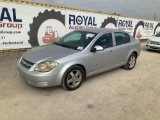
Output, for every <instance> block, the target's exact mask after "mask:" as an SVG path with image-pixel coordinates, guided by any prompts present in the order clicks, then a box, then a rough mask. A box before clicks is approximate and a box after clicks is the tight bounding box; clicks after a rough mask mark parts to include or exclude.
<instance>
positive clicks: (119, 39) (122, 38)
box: [114, 32, 130, 45]
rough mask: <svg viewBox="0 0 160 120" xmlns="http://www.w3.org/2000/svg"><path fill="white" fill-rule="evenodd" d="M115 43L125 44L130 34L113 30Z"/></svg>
mask: <svg viewBox="0 0 160 120" xmlns="http://www.w3.org/2000/svg"><path fill="white" fill-rule="evenodd" d="M114 35H115V40H116V45H121V44H126V43H129V42H130V36H129V35H128V34H127V33H122V32H115V33H114Z"/></svg>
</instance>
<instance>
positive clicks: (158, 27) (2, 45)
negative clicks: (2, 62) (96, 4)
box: [0, 2, 160, 50]
mask: <svg viewBox="0 0 160 120" xmlns="http://www.w3.org/2000/svg"><path fill="white" fill-rule="evenodd" d="M80 28H113V29H120V30H124V31H127V32H129V33H130V34H131V35H133V36H134V37H135V38H137V39H143V38H148V37H150V36H151V35H153V34H155V33H157V32H160V23H158V22H156V21H149V20H143V19H141V20H140V19H136V18H129V17H122V16H111V15H107V14H98V13H89V12H81V11H71V10H67V9H63V10H62V9H57V8H47V7H41V6H33V5H32V6H31V5H26V4H17V3H11V2H0V50H8V49H19V48H31V47H34V46H40V45H46V44H50V43H52V42H54V41H56V40H57V39H59V38H60V37H62V36H63V35H65V34H66V33H68V32H70V31H73V30H76V29H80Z"/></svg>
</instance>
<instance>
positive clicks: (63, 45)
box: [54, 42, 77, 50]
mask: <svg viewBox="0 0 160 120" xmlns="http://www.w3.org/2000/svg"><path fill="white" fill-rule="evenodd" d="M54 44H56V45H59V46H62V47H66V48H71V49H74V50H77V49H76V48H74V47H72V46H69V45H66V44H59V43H57V42H54Z"/></svg>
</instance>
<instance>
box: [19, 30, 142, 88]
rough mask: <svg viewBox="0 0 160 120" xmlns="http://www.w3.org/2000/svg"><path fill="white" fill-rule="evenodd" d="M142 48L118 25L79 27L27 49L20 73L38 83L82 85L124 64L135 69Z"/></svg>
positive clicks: (20, 64)
mask: <svg viewBox="0 0 160 120" xmlns="http://www.w3.org/2000/svg"><path fill="white" fill-rule="evenodd" d="M140 51H141V48H140V41H139V40H136V39H134V38H133V37H132V36H131V35H130V34H128V33H126V32H124V31H121V30H115V29H106V28H92V29H81V30H75V31H72V32H70V33H68V34H66V35H65V36H64V37H62V38H60V39H59V40H57V41H56V42H54V43H53V44H50V45H45V46H39V47H35V48H32V49H30V50H28V51H27V52H25V53H24V54H23V56H22V57H21V59H20V60H19V61H18V63H17V68H18V72H19V75H20V76H21V77H22V78H23V79H24V80H25V81H26V82H27V83H28V84H30V85H33V86H36V87H51V86H60V85H61V86H62V87H63V88H65V89H67V90H75V89H77V88H79V87H80V86H81V84H82V82H83V81H84V80H85V79H86V77H89V76H92V75H95V74H98V73H101V72H104V71H108V70H111V69H113V68H117V67H121V66H123V68H125V69H127V70H131V69H133V68H134V66H135V64H136V59H137V57H138V56H139V54H140Z"/></svg>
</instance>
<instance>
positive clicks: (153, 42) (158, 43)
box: [150, 41, 160, 45]
mask: <svg viewBox="0 0 160 120" xmlns="http://www.w3.org/2000/svg"><path fill="white" fill-rule="evenodd" d="M150 44H155V45H160V42H157V41H151V42H150Z"/></svg>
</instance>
